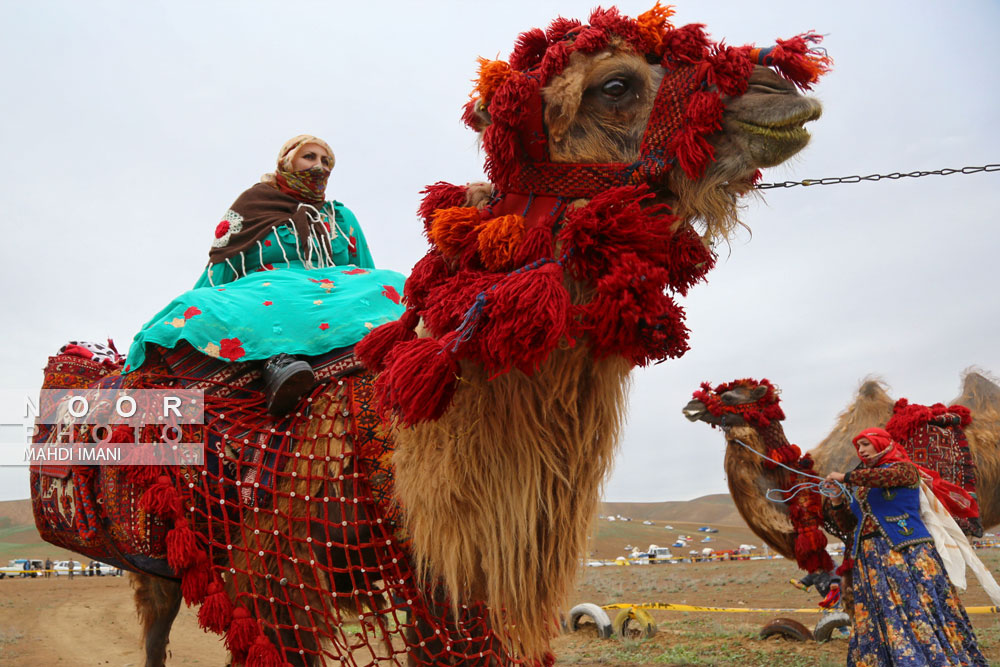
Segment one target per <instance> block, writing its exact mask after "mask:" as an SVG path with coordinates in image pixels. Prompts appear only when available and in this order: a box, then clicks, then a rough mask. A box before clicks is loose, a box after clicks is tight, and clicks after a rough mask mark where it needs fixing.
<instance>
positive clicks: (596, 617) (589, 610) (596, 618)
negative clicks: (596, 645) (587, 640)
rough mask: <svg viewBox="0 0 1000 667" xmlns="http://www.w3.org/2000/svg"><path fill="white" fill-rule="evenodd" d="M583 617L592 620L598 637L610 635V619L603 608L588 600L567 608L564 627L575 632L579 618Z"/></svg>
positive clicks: (577, 628)
mask: <svg viewBox="0 0 1000 667" xmlns="http://www.w3.org/2000/svg"><path fill="white" fill-rule="evenodd" d="M584 617H587V618H589V619H590V620H592V621H593V622H594V625H595V626H596V627H597V636H598V637H600V638H601V639H608V638H609V637H610V636H611V619H610V618H608V615H607V613H606V612H605V611H604V610H603V609H601V608H600V607H598V606H597V605H596V604H591V603H589V602H584V603H583V604H578V605H576V606H575V607H573V608H572V609H570V610H569V621H568V622H567V623H566V627H567V628H568V629H569V631H570V632H576V631H577V630H579V629H580V620H581V619H583V618H584Z"/></svg>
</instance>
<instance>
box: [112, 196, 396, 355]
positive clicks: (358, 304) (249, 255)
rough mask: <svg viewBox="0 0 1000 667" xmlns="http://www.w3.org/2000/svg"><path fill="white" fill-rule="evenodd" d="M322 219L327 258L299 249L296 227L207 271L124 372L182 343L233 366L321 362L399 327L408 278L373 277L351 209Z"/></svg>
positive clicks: (141, 341) (140, 343)
mask: <svg viewBox="0 0 1000 667" xmlns="http://www.w3.org/2000/svg"><path fill="white" fill-rule="evenodd" d="M331 212H333V213H334V216H333V218H334V219H333V220H331V219H330V218H331V216H330V213H331ZM321 215H322V217H323V220H324V223H325V224H327V225H328V229H329V230H330V234H329V246H330V247H329V249H328V251H325V250H324V249H322V248H319V247H316V246H315V245H313V247H311V248H303V247H302V246H303V245H304V244H305V243H310V244H315V243H317V241H316V240H315V239H313V238H311V237H310V239H308V241H303V240H302V239H298V238H297V237H296V234H295V233H294V230H293V228H292V226H291V225H282V226H280V227H276V228H275V229H274V231H272V232H271V233H270V234H268V235H267V236H266V237H264V238H263V239H261V242H259V243H258V244H256V248H255V250H254V251H249V252H244V253H241V254H240V255H238V256H237V257H235V258H232V259H230V260H226V261H225V262H220V263H217V264H211V265H209V266H208V267H207V268H206V269H205V271H204V273H203V274H202V276H201V278H199V280H198V282H197V283H196V284H195V286H194V289H191V290H189V291H187V292H184V293H183V294H181V295H180V296H178V297H177V298H176V299H174V300H173V301H171V302H170V303H169V304H168V305H167V306H166V307H165V308H163V310H161V311H160V312H158V313H157V314H156V315H154V316H153V317H152V319H150V320H149V322H147V323H146V324H145V325H144V326H143V327H142V329H141V330H140V331H139V333H137V334H136V335H135V338H134V339H133V341H132V346H131V347H130V348H129V352H128V358H127V359H126V360H125V369H124V371H125V372H126V373H130V372H133V371H135V370H136V369H138V368H139V367H141V366H142V364H143V362H144V361H145V358H146V345H147V344H149V343H153V344H156V345H160V346H162V347H165V348H173V347H175V346H176V345H177V344H178V343H179V342H180V341H182V340H184V341H187V342H188V343H189V344H191V345H192V346H193V347H194V348H195V349H197V350H199V351H201V352H203V353H204V354H207V355H209V356H212V357H217V358H219V359H225V360H228V361H251V360H255V359H267V358H268V357H272V356H274V355H276V354H279V353H282V352H285V353H288V354H302V355H318V354H323V353H325V352H329V351H330V350H333V349H335V348H338V347H346V346H349V345H353V344H355V343H357V342H358V341H359V340H361V338H362V337H364V335H365V334H367V333H368V332H369V331H370V330H372V329H374V328H375V327H377V326H379V325H380V324H384V323H386V322H390V321H392V320H395V319H398V318H399V317H400V315H402V314H403V310H404V307H403V305H402V304H401V300H402V294H403V281H404V277H403V276H402V274H399V273H397V272H395V271H387V270H383V269H376V268H375V264H374V262H373V261H372V256H371V252H370V251H369V250H368V243H367V242H366V241H365V236H364V233H363V232H362V231H361V226H360V225H359V224H358V221H357V219H356V218H355V217H354V214H353V213H351V211H350V210H349V209H347V208H346V207H345V206H344V205H343V204H341V203H340V202H336V201H334V202H327V203H326V205H324V206H323V208H322V209H321ZM308 250H311V251H312V252H308ZM303 257H305V259H302V258H303Z"/></svg>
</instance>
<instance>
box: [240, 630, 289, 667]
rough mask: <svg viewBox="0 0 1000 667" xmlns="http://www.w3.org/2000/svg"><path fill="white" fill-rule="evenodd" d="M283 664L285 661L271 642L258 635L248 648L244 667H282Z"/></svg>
mask: <svg viewBox="0 0 1000 667" xmlns="http://www.w3.org/2000/svg"><path fill="white" fill-rule="evenodd" d="M284 664H285V661H284V660H283V659H282V657H281V654H280V653H278V649H277V648H275V646H274V644H272V643H271V640H269V639H268V638H267V637H265V636H264V635H263V634H259V635H257V638H256V639H255V640H254V642H253V644H252V645H251V646H250V651H249V652H248V653H247V660H246V663H245V665H244V667H284Z"/></svg>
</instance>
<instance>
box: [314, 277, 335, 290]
mask: <svg viewBox="0 0 1000 667" xmlns="http://www.w3.org/2000/svg"><path fill="white" fill-rule="evenodd" d="M309 280H310V281H312V282H314V283H316V284H317V285H319V286H320V287H322V288H323V289H325V290H326V291H327V292H330V291H332V290H333V288H334V283H333V281H332V280H330V279H329V278H323V280H316V279H315V278H310V279H309Z"/></svg>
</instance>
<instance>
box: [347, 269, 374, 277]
mask: <svg viewBox="0 0 1000 667" xmlns="http://www.w3.org/2000/svg"><path fill="white" fill-rule="evenodd" d="M341 273H343V274H344V275H346V276H356V275H359V274H362V273H368V269H359V268H354V269H350V270H349V271H341Z"/></svg>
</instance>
